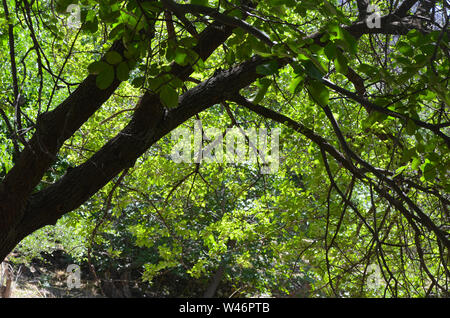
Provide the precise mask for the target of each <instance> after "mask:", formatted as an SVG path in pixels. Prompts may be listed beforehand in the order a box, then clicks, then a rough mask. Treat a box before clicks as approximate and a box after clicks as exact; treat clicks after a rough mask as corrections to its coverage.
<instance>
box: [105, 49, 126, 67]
mask: <svg viewBox="0 0 450 318" xmlns="http://www.w3.org/2000/svg"><path fill="white" fill-rule="evenodd" d="M105 58H106V61H107V62H108V63H109V64H112V65H116V64H119V63H120V62H122V56H121V55H120V54H119V53H118V52H116V51H111V52H108V53H106V56H105Z"/></svg>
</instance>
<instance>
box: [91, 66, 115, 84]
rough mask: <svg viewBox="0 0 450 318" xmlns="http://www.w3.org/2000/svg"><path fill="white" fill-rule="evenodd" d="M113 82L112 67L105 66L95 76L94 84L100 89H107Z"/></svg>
mask: <svg viewBox="0 0 450 318" xmlns="http://www.w3.org/2000/svg"><path fill="white" fill-rule="evenodd" d="M113 81H114V67H112V66H111V65H107V66H106V67H105V69H103V70H102V71H101V72H100V74H98V75H97V78H96V79H95V83H96V84H97V87H98V88H100V89H107V88H108V87H109V86H111V84H112V82H113Z"/></svg>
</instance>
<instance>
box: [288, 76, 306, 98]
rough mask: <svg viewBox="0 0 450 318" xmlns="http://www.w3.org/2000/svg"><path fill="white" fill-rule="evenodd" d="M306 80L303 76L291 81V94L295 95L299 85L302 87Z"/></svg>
mask: <svg viewBox="0 0 450 318" xmlns="http://www.w3.org/2000/svg"><path fill="white" fill-rule="evenodd" d="M303 80H304V77H303V76H301V75H298V76H296V77H294V79H293V80H292V81H291V83H290V85H289V92H290V93H291V94H295V92H296V90H297V87H298V85H300V83H301V82H302V81H303Z"/></svg>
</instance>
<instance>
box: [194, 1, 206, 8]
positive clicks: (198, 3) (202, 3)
mask: <svg viewBox="0 0 450 318" xmlns="http://www.w3.org/2000/svg"><path fill="white" fill-rule="evenodd" d="M191 4H197V5H200V6H205V7H206V6H208V0H191Z"/></svg>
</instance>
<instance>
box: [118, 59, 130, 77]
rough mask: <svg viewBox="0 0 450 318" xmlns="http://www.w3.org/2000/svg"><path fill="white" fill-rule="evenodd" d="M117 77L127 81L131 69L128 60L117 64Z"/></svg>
mask: <svg viewBox="0 0 450 318" xmlns="http://www.w3.org/2000/svg"><path fill="white" fill-rule="evenodd" d="M116 72H117V79H119V80H120V81H126V80H127V79H128V76H129V73H130V69H129V68H128V63H127V62H122V63H120V64H119V65H118V66H117V70H116Z"/></svg>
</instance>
